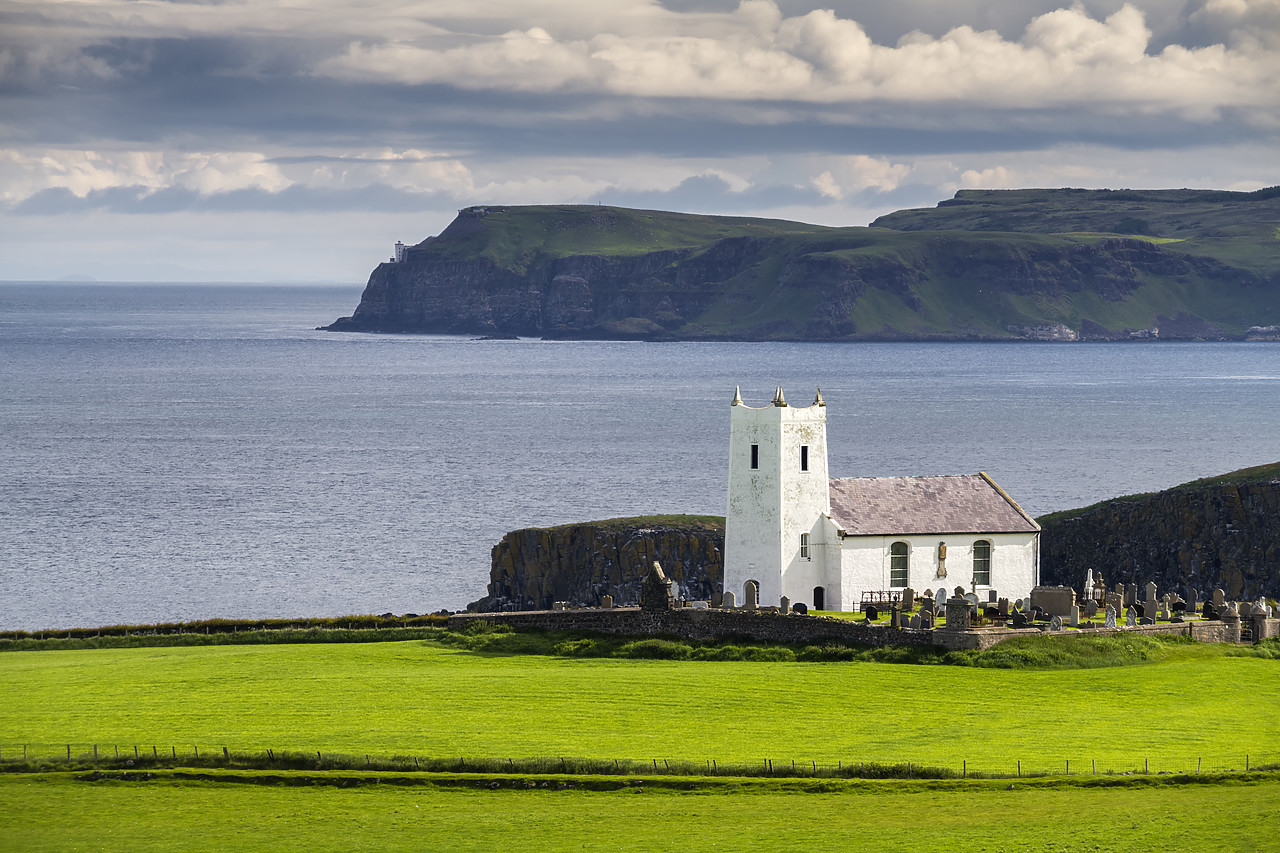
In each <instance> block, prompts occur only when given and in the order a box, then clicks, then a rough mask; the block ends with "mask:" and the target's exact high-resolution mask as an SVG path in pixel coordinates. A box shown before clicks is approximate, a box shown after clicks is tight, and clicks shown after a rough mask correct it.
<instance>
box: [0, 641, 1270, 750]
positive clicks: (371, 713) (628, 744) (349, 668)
mask: <svg viewBox="0 0 1280 853" xmlns="http://www.w3.org/2000/svg"><path fill="white" fill-rule="evenodd" d="M1188 648H1191V649H1194V648H1196V647H1194V646H1189V647H1188ZM1277 667H1280V663H1278V662H1276V661H1273V660H1265V659H1246V658H1231V657H1215V658H1205V657H1202V656H1194V655H1192V656H1174V657H1172V658H1171V659H1169V660H1168V661H1167V662H1165V663H1160V664H1150V665H1145V666H1140V667H1127V668H1122V669H1096V670H1074V671H1017V670H1012V671H1011V670H1000V669H972V668H960V667H913V666H894V665H887V664H873V663H828V664H822V663H755V662H733V661H698V662H673V661H657V660H655V661H622V660H612V659H570V658H553V657H540V656H528V655H485V654H477V653H473V652H465V651H455V650H450V649H442V648H439V647H436V646H432V645H430V644H426V643H422V642H401V643H369V644H349V645H346V644H343V645H323V646H307V645H290V646H215V647H203V648H160V649H122V650H95V651H65V652H12V653H9V654H6V655H2V656H0V680H3V683H4V684H5V685H6V694H7V701H6V702H5V703H4V704H3V707H0V731H2V732H4V735H3V740H4V742H3V743H2V744H0V749H4V750H5V751H7V752H8V751H11V750H13V749H15V748H18V749H20V748H21V745H22V744H29V745H32V748H33V749H35V750H37V751H40V750H43V751H45V752H47V753H53V754H60V753H63V751H64V749H65V746H64V745H66V744H72V745H73V750H74V751H75V752H78V753H82V752H83V751H85V750H86V749H89V748H91V746H92V744H95V743H97V744H100V745H101V748H102V749H104V750H106V749H107V747H108V745H117V746H122V747H125V748H126V750H127V749H128V748H129V746H130V745H134V744H138V745H142V746H143V748H148V745H158V746H159V747H160V748H161V749H165V748H166V747H172V746H178V747H180V749H185V750H190V748H191V747H193V746H199V747H200V748H201V751H202V752H212V751H214V750H215V749H217V748H218V747H222V746H227V747H229V748H231V749H233V750H239V751H250V750H265V749H267V748H268V747H270V748H273V749H276V750H285V749H291V750H313V751H314V750H324V751H329V752H345V753H354V754H363V753H375V754H381V755H394V754H412V755H422V756H475V757H498V758H501V757H510V756H514V757H525V756H559V755H569V756H592V757H598V758H605V759H609V758H636V759H645V760H647V759H650V758H657V759H659V760H661V759H663V758H670V759H686V760H692V761H698V762H702V761H704V760H706V759H717V760H718V761H722V762H730V761H733V762H749V761H759V760H761V759H763V758H765V757H771V758H773V759H774V760H775V761H787V760H790V759H796V760H800V761H818V762H831V763H834V762H836V761H837V760H843V761H868V762H870V761H880V762H885V763H897V762H903V761H914V762H916V763H919V764H929V765H938V766H950V767H955V768H958V767H959V766H960V764H961V762H962V761H967V762H969V765H968V766H969V767H970V768H971V769H974V770H978V771H989V772H1011V771H1012V769H1013V768H1014V766H1015V762H1017V761H1018V760H1021V761H1022V762H1023V766H1024V768H1025V769H1026V770H1028V771H1049V770H1056V769H1057V768H1059V767H1061V766H1062V765H1063V763H1064V762H1065V761H1067V760H1071V761H1072V762H1073V765H1075V764H1076V762H1079V764H1078V765H1076V766H1084V764H1085V762H1087V761H1091V760H1096V761H1097V762H1098V767H1099V770H1110V769H1114V770H1131V769H1134V768H1141V767H1142V765H1143V762H1144V761H1150V762H1151V770H1152V771H1153V772H1154V771H1156V770H1169V771H1175V772H1181V771H1187V770H1194V769H1195V767H1196V761H1197V759H1200V758H1203V759H1205V760H1206V762H1208V763H1206V764H1205V765H1204V769H1206V770H1208V769H1217V768H1221V767H1228V766H1230V767H1236V766H1239V767H1243V762H1244V753H1245V752H1251V753H1252V760H1253V761H1254V762H1255V763H1259V762H1266V761H1268V760H1271V761H1275V760H1280V746H1277V745H1280V718H1277V717H1276V715H1274V714H1259V713H1258V712H1257V710H1258V709H1259V708H1270V707H1280V679H1277V678H1276V675H1277ZM1224 684H1228V685H1248V690H1247V698H1245V697H1242V696H1240V695H1238V693H1237V692H1236V691H1235V690H1234V689H1232V690H1225V691H1224V690H1221V689H1217V687H1215V685H1224ZM1268 749H1269V750H1270V751H1271V753H1272V755H1271V756H1267V755H1264V754H1260V753H1263V752H1266V751H1267V750H1268ZM9 754H12V752H9Z"/></svg>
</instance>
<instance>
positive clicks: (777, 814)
mask: <svg viewBox="0 0 1280 853" xmlns="http://www.w3.org/2000/svg"><path fill="white" fill-rule="evenodd" d="M311 778H312V779H315V778H316V777H315V775H314V774H312V776H311ZM457 781H458V782H459V783H461V784H458V785H456V786H453V787H447V788H445V787H434V786H418V787H408V786H402V785H395V784H380V785H376V786H374V785H369V786H361V787H345V788H344V787H341V786H339V785H323V786H308V787H290V786H286V785H273V786H264V785H258V784H235V783H230V782H227V783H222V782H217V781H210V782H192V781H182V780H165V779H158V780H153V781H150V782H145V783H123V782H109V781H99V782H85V781H77V780H75V779H74V778H72V777H71V776H69V775H66V774H47V775H40V776H22V777H15V776H6V775H0V840H2V841H3V848H4V849H5V850H7V851H66V850H131V851H152V850H156V851H172V850H222V851H255V850H272V851H294V850H297V851H307V853H321V851H329V850H334V851H348V850H446V849H447V850H451V851H483V853H490V851H495V850H501V851H507V853H523V851H530V853H545V851H559V850H565V851H568V850H575V851H580V850H593V851H623V853H625V851H680V853H700V851H713V850H714V851H733V850H753V851H775V850H777V851H790V850H795V849H803V850H806V851H827V850H832V851H836V850H838V851H862V850H867V851H871V850H875V851H930V850H948V851H950V850H970V851H1004V850H1010V851H1012V850H1035V851H1079V850H1085V851H1098V852H1099V853H1106V851H1132V850H1149V849H1160V850H1167V851H1192V850H1202V849H1204V850H1224V851H1261V850H1274V849H1276V848H1277V845H1278V844H1280V839H1278V838H1277V835H1276V832H1275V829H1274V827H1275V826H1276V825H1277V818H1280V782H1277V780H1276V779H1275V778H1274V776H1272V777H1269V778H1267V779H1258V780H1254V781H1252V782H1242V783H1238V784H1213V785H1197V784H1189V785H1179V786H1159V785H1126V786H1122V787H1107V788H1102V787H1079V786H1068V785H1062V784H1060V783H1049V784H1046V783H1044V782H1043V781H1042V780H1041V781H1030V782H1018V783H1015V784H1013V786H1012V788H1010V786H1009V785H1007V784H1004V783H998V784H997V783H994V782H979V783H974V782H970V783H968V784H967V785H965V786H956V785H952V786H938V785H924V784H923V783H915V784H913V783H910V782H898V783H892V784H890V783H884V782H877V783H859V784H849V785H846V786H843V787H841V788H839V789H836V790H825V791H816V792H815V791H806V790H802V789H800V788H794V787H788V786H784V785H774V786H766V785H751V784H744V785H742V786H740V787H738V788H734V787H732V785H730V786H728V787H726V788H724V789H719V790H711V791H706V790H702V791H699V792H697V793H688V792H685V791H681V790H675V789H665V788H661V787H653V786H647V787H645V786H641V787H639V789H637V788H636V787H625V788H620V789H615V790H611V791H587V790H582V789H573V788H566V789H563V790H556V785H554V784H553V785H552V786H551V787H550V788H547V789H542V788H536V789H528V790H521V789H511V788H506V787H504V788H502V789H499V790H491V789H490V788H489V787H488V785H487V784H486V781H487V780H478V781H472V782H471V783H470V784H467V781H469V780H457ZM775 781H776V780H775Z"/></svg>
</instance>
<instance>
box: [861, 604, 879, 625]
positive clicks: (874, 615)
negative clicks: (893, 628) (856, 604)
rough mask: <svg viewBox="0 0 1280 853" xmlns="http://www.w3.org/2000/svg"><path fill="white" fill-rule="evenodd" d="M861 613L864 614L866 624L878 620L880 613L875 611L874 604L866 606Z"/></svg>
mask: <svg viewBox="0 0 1280 853" xmlns="http://www.w3.org/2000/svg"><path fill="white" fill-rule="evenodd" d="M863 612H864V613H866V615H867V621H868V622H874V621H876V620H877V619H879V618H880V611H879V610H876V606H875V605H874V604H868V605H867V609H866V610H865V611H863Z"/></svg>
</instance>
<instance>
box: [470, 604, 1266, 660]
mask: <svg viewBox="0 0 1280 853" xmlns="http://www.w3.org/2000/svg"><path fill="white" fill-rule="evenodd" d="M477 620H480V621H488V622H493V623H496V624H502V625H510V626H511V627H512V628H517V629H521V628H529V629H536V630H543V631H591V632H595V633H599V634H615V635H620V636H627V637H674V638H677V639H681V640H692V641H704V640H726V639H731V638H743V639H752V640H763V641H767V642H777V643H816V642H826V641H833V642H849V643H858V644H860V645H867V646H886V645H912V646H928V645H933V646H939V647H941V648H943V649H946V650H948V651H956V650H974V651H983V650H985V649H989V648H991V647H992V646H995V645H997V644H999V643H1002V642H1004V641H1005V640H1010V639H1013V638H1014V637H1021V636H1027V635H1036V634H1042V633H1044V631H1043V630H1042V629H1041V628H974V629H971V630H965V631H948V630H946V629H945V628H940V629H938V630H936V631H930V630H920V629H912V628H897V629H895V628H890V627H888V626H887V625H866V624H864V623H862V622H855V621H851V620H848V619H834V618H829V617H812V616H796V615H791V616H782V615H780V614H778V613H774V612H771V611H768V610H755V611H747V610H714V609H713V610H695V609H693V608H679V609H676V610H641V609H639V608H635V607H619V608H614V609H612V610H606V609H599V608H589V609H581V610H530V611H523V612H514V613H457V614H454V615H453V616H450V617H449V629H450V630H453V631H457V630H462V629H463V628H465V627H466V626H467V625H468V624H471V623H474V622H475V621H477ZM1260 621H1262V622H1265V626H1264V627H1263V631H1264V633H1263V634H1262V636H1280V619H1266V620H1260ZM1238 631H1239V628H1238V627H1235V628H1232V627H1231V626H1229V625H1228V624H1227V623H1224V622H1219V621H1216V620H1208V621H1195V622H1184V623H1181V624H1157V625H1136V626H1134V627H1131V628H1129V627H1123V628H1122V627H1117V628H1093V629H1088V630H1082V631H1057V632H1054V634H1053V636H1054V637H1057V638H1061V639H1064V640H1070V639H1072V638H1076V637H1085V636H1094V637H1096V636H1110V635H1113V634H1121V633H1130V634H1151V635H1172V636H1187V637H1191V638H1192V639H1194V640H1196V641H1198V642H1201V643H1224V642H1238V640H1239V633H1238ZM1255 639H1261V637H1256V638H1255Z"/></svg>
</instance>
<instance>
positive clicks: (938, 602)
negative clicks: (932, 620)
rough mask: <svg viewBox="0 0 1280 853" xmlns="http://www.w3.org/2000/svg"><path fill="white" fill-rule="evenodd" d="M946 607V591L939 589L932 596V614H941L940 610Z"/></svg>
mask: <svg viewBox="0 0 1280 853" xmlns="http://www.w3.org/2000/svg"><path fill="white" fill-rule="evenodd" d="M946 606H947V591H946V590H945V589H939V590H938V591H937V592H936V593H934V595H933V608H934V612H935V613H937V612H941V610H942V608H944V607H946Z"/></svg>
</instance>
